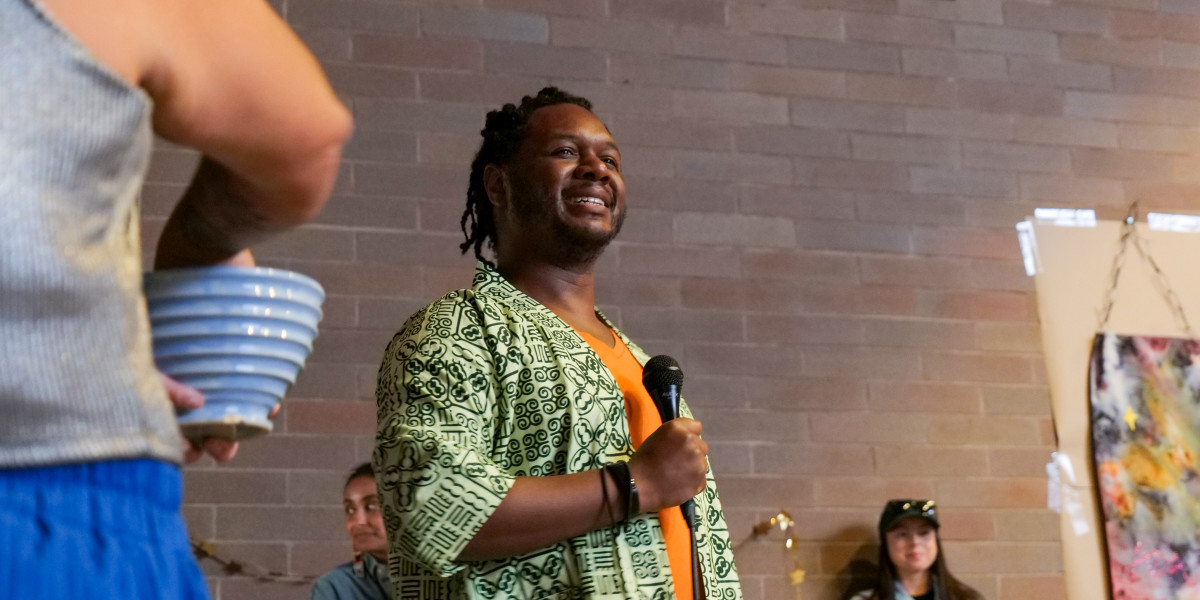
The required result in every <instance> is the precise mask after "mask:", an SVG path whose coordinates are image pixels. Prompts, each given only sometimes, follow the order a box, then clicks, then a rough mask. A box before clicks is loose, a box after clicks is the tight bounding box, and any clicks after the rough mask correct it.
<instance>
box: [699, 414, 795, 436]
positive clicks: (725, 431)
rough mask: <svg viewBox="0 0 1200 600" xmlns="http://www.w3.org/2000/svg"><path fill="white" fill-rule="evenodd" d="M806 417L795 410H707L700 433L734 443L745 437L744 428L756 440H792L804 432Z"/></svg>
mask: <svg viewBox="0 0 1200 600" xmlns="http://www.w3.org/2000/svg"><path fill="white" fill-rule="evenodd" d="M809 418H810V417H808V416H807V415H804V414H802V413H799V412H788V413H780V412H777V411H766V410H718V409H709V410H706V411H705V420H704V421H703V422H704V432H703V435H704V438H705V439H706V440H709V441H717V442H721V441H725V442H738V441H744V440H745V435H746V432H747V431H754V432H756V434H757V435H756V436H755V437H756V438H757V440H756V441H758V442H762V443H768V444H769V443H772V442H795V441H797V440H799V439H803V437H804V436H803V433H804V432H805V431H808V429H809V425H808V421H809Z"/></svg>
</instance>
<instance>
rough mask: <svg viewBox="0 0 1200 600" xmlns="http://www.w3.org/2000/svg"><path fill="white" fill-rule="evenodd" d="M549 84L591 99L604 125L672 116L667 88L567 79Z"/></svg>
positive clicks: (669, 94) (669, 93) (669, 92)
mask: <svg viewBox="0 0 1200 600" xmlns="http://www.w3.org/2000/svg"><path fill="white" fill-rule="evenodd" d="M551 83H553V84H555V85H558V86H560V87H564V88H565V89H567V90H569V91H571V92H572V93H575V94H579V95H580V96H583V97H585V98H588V99H590V100H591V101H592V103H593V104H594V105H595V106H596V107H597V108H596V110H597V111H598V112H597V113H596V114H597V115H598V116H599V117H600V119H601V120H603V121H608V120H609V119H610V118H612V116H613V115H628V116H638V117H644V116H651V117H654V118H666V117H668V116H670V115H671V93H672V91H671V90H670V89H668V88H661V87H641V86H633V85H611V84H609V83H608V82H606V81H581V80H577V79H574V78H570V77H567V78H564V79H563V80H562V81H551Z"/></svg>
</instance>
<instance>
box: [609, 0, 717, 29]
mask: <svg viewBox="0 0 1200 600" xmlns="http://www.w3.org/2000/svg"><path fill="white" fill-rule="evenodd" d="M609 14H610V15H611V16H613V17H615V18H619V19H628V20H631V21H666V22H669V23H674V24H677V25H685V24H686V25H702V26H703V25H707V26H714V27H721V26H724V25H725V5H724V3H721V2H715V1H713V0H700V1H697V0H613V1H612V2H611V3H609Z"/></svg>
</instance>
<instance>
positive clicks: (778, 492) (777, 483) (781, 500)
mask: <svg viewBox="0 0 1200 600" xmlns="http://www.w3.org/2000/svg"><path fill="white" fill-rule="evenodd" d="M718 485H719V486H720V491H721V502H722V504H725V505H728V506H738V507H741V508H744V509H754V508H762V509H778V508H779V507H781V506H794V505H796V504H797V503H800V504H802V505H809V504H811V503H812V497H813V487H814V483H813V482H812V481H808V480H804V479H795V478H791V477H758V476H750V477H746V476H737V477H735V476H728V475H724V474H722V475H721V482H720V483H719V484H718ZM735 537H737V536H735Z"/></svg>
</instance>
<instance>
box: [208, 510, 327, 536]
mask: <svg viewBox="0 0 1200 600" xmlns="http://www.w3.org/2000/svg"><path fill="white" fill-rule="evenodd" d="M340 512H341V508H340V507H328V508H310V507H295V506H271V507H259V506H236V507H218V508H217V534H218V535H219V536H220V537H221V539H223V540H237V541H243V540H244V541H291V540H339V541H340V540H342V539H344V538H345V535H346V532H345V529H344V527H345V525H344V524H343V522H342V519H340V518H338V516H339V513H340Z"/></svg>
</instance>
